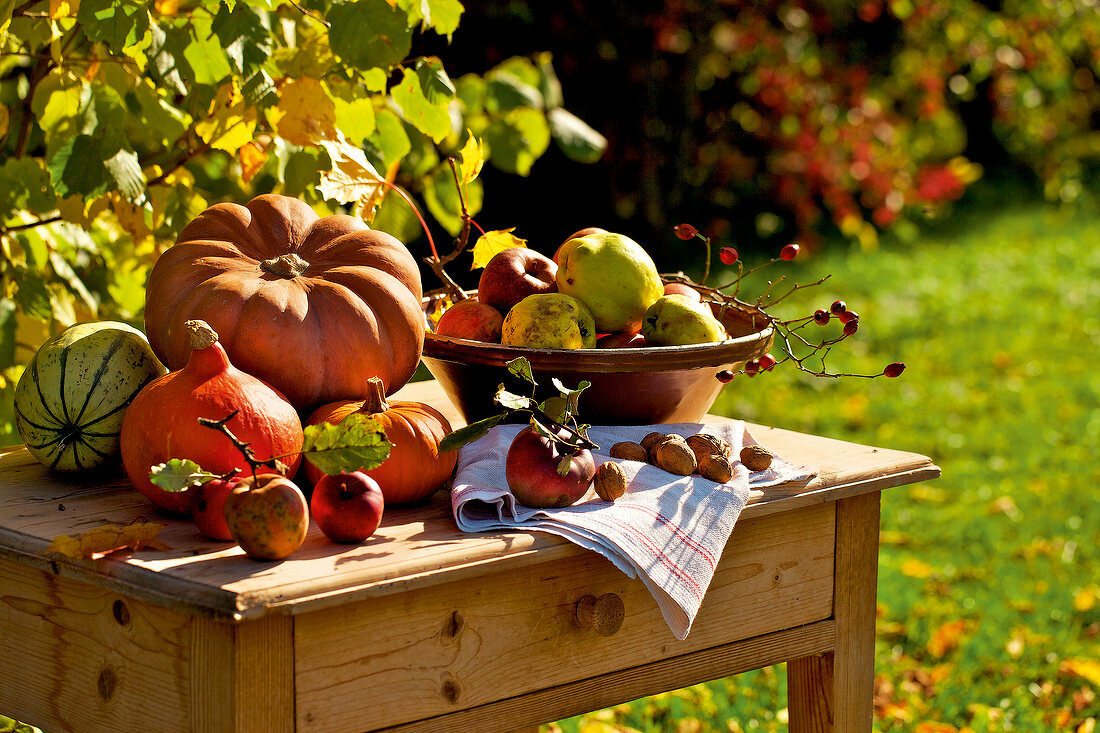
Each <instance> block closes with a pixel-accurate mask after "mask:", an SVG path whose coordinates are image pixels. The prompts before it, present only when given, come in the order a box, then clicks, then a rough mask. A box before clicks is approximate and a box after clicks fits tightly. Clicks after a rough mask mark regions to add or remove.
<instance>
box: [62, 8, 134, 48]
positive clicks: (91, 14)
mask: <svg viewBox="0 0 1100 733" xmlns="http://www.w3.org/2000/svg"><path fill="white" fill-rule="evenodd" d="M77 19H78V20H79V21H80V24H81V26H83V28H84V32H85V33H87V34H88V37H89V38H90V39H92V40H93V41H102V42H104V43H106V44H107V45H108V46H110V47H111V48H113V49H114V50H115V51H121V50H122V49H123V47H125V46H129V45H132V44H134V43H136V42H137V41H138V39H140V38H141V37H142V36H144V35H145V32H146V31H147V30H149V11H148V10H147V9H146V6H145V4H144V3H135V2H127V0H82V1H81V2H80V9H79V10H78V11H77Z"/></svg>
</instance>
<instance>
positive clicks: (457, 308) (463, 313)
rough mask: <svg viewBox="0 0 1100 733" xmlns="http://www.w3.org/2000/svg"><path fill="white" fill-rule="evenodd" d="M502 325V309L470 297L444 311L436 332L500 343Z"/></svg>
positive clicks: (442, 334) (443, 334) (441, 334)
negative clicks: (499, 309)
mask: <svg viewBox="0 0 1100 733" xmlns="http://www.w3.org/2000/svg"><path fill="white" fill-rule="evenodd" d="M502 325H504V316H502V315H501V313H500V311H498V310H497V309H496V308H494V307H493V306H491V305H488V304H486V303H482V302H481V301H480V300H478V299H476V298H468V299H467V300H460V301H459V302H457V303H455V304H454V305H452V306H451V307H450V308H448V309H447V310H446V311H444V312H443V315H442V316H440V318H439V323H438V324H436V327H435V332H436V333H437V334H439V335H440V336H453V337H455V338H460V339H472V340H474V341H488V342H490V343H494V344H499V343H500V327H501V326H502Z"/></svg>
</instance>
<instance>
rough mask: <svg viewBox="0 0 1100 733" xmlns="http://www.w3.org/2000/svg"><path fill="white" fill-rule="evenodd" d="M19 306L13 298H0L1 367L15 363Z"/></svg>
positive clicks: (5, 367) (4, 367)
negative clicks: (16, 316) (16, 317)
mask: <svg viewBox="0 0 1100 733" xmlns="http://www.w3.org/2000/svg"><path fill="white" fill-rule="evenodd" d="M17 310H18V307H17V306H16V304H15V301H14V300H12V299H11V298H0V369H7V368H8V367H10V366H14V365H15V326H16V319H15V314H16V311H17Z"/></svg>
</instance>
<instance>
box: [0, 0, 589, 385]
mask: <svg viewBox="0 0 1100 733" xmlns="http://www.w3.org/2000/svg"><path fill="white" fill-rule="evenodd" d="M462 14H463V7H462V4H461V3H460V2H459V1H458V0H427V1H424V2H422V1H420V0H395V1H394V2H390V1H389V0H363V1H361V2H319V3H310V4H308V5H302V4H299V3H295V2H285V1H281V0H248V1H243V2H220V1H218V0H199V2H196V3H192V4H188V5H187V6H186V7H184V6H182V5H179V4H177V3H171V2H163V3H161V2H158V3H139V2H136V1H135V0H84V1H83V2H80V3H53V2H46V0H42V1H41V2H34V1H33V0H32V2H27V3H0V52H2V58H0V90H2V91H3V94H2V95H0V276H2V282H3V286H2V290H0V369H9V368H12V367H14V366H16V365H18V364H20V363H21V362H22V361H23V360H24V359H25V358H26V356H27V354H23V353H21V351H20V350H18V349H16V331H17V327H19V328H24V329H25V328H26V327H27V325H28V323H31V324H33V323H35V322H38V323H40V324H42V325H40V326H37V328H55V327H56V326H58V325H67V324H69V323H72V322H75V321H76V320H83V319H86V318H88V317H98V318H115V319H119V320H134V319H135V318H136V317H138V315H139V314H140V312H141V309H142V307H143V303H144V291H143V289H142V287H141V283H142V282H144V279H145V274H146V272H147V270H148V268H149V267H150V266H151V264H152V262H153V260H154V259H155V258H156V255H157V254H158V253H159V252H160V251H162V250H163V249H164V248H166V247H167V246H169V245H170V244H171V243H172V242H173V241H174V239H175V237H176V235H177V234H178V233H179V231H180V230H181V229H182V227H183V226H184V225H186V224H187V223H188V222H189V221H190V220H191V219H192V218H194V217H195V216H196V215H197V214H198V213H199V212H201V211H202V210H203V209H204V208H206V207H207V206H208V205H209V204H212V203H214V202H216V201H221V200H226V199H229V200H237V201H244V200H249V199H250V198H252V197H253V196H254V195H256V194H259V193H265V192H271V191H274V192H279V193H283V194H286V195H290V196H297V197H300V198H302V199H303V200H305V201H307V202H308V203H310V204H311V205H313V206H314V207H315V208H317V209H318V210H319V211H324V212H326V213H329V212H335V211H338V210H344V209H350V210H352V211H354V213H356V214H358V215H360V216H362V217H363V218H365V219H367V220H368V221H370V222H371V223H372V226H374V227H375V228H379V229H383V230H385V231H388V232H390V233H392V234H394V235H395V236H397V237H398V238H399V239H402V240H403V241H412V240H414V239H415V238H416V237H417V236H418V235H419V233H420V231H421V226H420V224H419V222H418V221H417V220H416V216H415V215H414V213H413V211H412V210H411V209H410V206H409V201H408V200H407V199H406V197H409V198H417V199H419V201H420V203H421V204H422V206H423V208H425V209H426V210H427V212H428V214H429V215H430V216H431V217H433V218H434V220H435V221H436V222H437V223H438V224H439V225H440V226H442V227H443V228H444V229H446V230H447V231H448V232H450V233H452V234H453V235H455V236H457V235H458V233H459V231H460V229H461V227H462V226H463V211H462V209H461V207H460V203H459V197H458V195H457V193H456V190H455V181H454V177H453V173H452V169H451V167H450V163H449V162H448V161H449V160H450V159H452V158H454V157H461V158H462V159H463V161H466V160H467V159H469V162H468V163H467V162H464V163H463V165H464V170H463V175H462V185H463V187H464V191H463V196H462V201H463V202H464V205H465V206H466V207H468V209H469V210H470V212H469V213H476V211H478V210H479V209H480V205H481V200H482V196H483V191H482V184H481V181H479V180H478V179H477V173H478V172H479V171H480V169H481V166H482V165H483V164H485V163H489V164H491V165H493V166H495V167H496V168H498V169H501V170H503V171H506V172H509V173H515V174H518V175H527V174H529V173H530V172H531V169H532V165H533V164H534V162H535V161H536V160H538V158H539V157H540V156H542V155H543V154H544V153H545V152H546V150H547V149H548V146H549V145H550V143H551V141H554V142H555V143H556V144H557V145H558V147H559V148H560V149H561V150H562V151H563V152H564V153H565V155H567V156H568V157H570V158H572V159H573V160H577V161H582V162H584V161H592V160H594V159H596V158H598V157H599V155H600V154H601V153H602V151H603V149H604V147H605V146H606V141H605V140H604V139H603V138H602V136H601V135H599V133H597V132H596V131H595V130H593V129H592V128H591V127H589V126H587V125H586V124H584V123H583V122H582V121H580V120H578V119H576V118H575V117H574V116H573V115H571V114H570V113H569V112H568V111H567V110H566V109H565V108H564V107H563V106H562V104H563V102H562V96H561V93H560V85H559V84H558V82H557V79H556V76H555V74H554V70H553V65H552V59H551V58H550V56H549V55H548V54H545V53H534V54H533V55H532V56H530V57H516V58H511V59H507V60H505V61H503V62H501V63H500V64H499V65H498V66H496V67H495V68H492V69H489V70H487V71H486V72H485V73H484V74H483V75H478V74H465V75H463V76H461V77H459V78H457V79H452V78H451V77H450V75H449V74H448V72H447V70H446V67H445V64H444V62H443V61H442V60H441V59H440V58H438V57H435V56H428V55H420V56H414V55H412V53H413V52H412V49H413V46H414V42H415V40H416V39H417V37H419V36H435V37H440V38H443V39H448V40H449V39H450V38H451V37H452V36H453V34H455V33H456V32H458V27H459V23H460V21H461V19H462ZM475 137H476V139H478V140H480V141H483V142H484V145H481V144H475V145H474V146H473V147H471V141H472V140H473V139H474V138H475ZM474 153H476V156H475V155H474ZM395 189H396V190H398V191H400V192H401V193H402V194H403V195H402V196H391V195H389V193H392V191H393V190H395ZM10 376H11V375H9V378H10Z"/></svg>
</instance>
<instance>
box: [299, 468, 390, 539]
mask: <svg viewBox="0 0 1100 733" xmlns="http://www.w3.org/2000/svg"><path fill="white" fill-rule="evenodd" d="M383 507H384V502H383V498H382V489H381V487H379V486H378V482H377V481H375V480H374V479H373V478H371V477H370V476H368V475H367V474H365V473H363V472H362V471H352V472H351V473H337V474H332V475H329V474H325V475H324V476H322V477H321V478H320V480H318V481H317V484H316V485H315V486H314V487H313V496H311V497H310V499H309V511H310V513H312V514H313V519H314V520H315V521H316V522H317V526H318V527H320V528H321V531H322V532H324V534H325V537H328V538H329V539H330V540H332V541H333V542H362V541H363V540H365V539H367V538H368V537H370V536H371V535H372V534H374V531H375V530H376V529H378V525H379V524H381V523H382V509H383Z"/></svg>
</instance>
